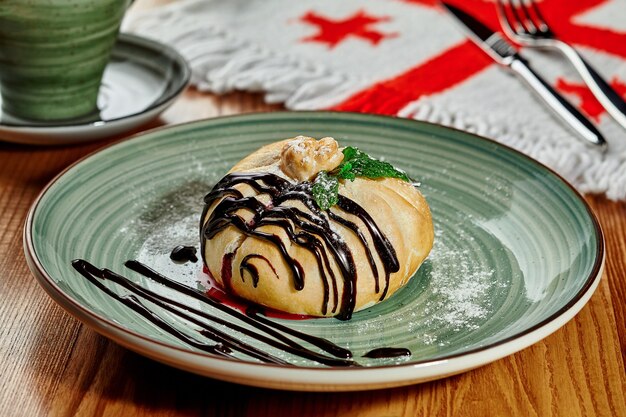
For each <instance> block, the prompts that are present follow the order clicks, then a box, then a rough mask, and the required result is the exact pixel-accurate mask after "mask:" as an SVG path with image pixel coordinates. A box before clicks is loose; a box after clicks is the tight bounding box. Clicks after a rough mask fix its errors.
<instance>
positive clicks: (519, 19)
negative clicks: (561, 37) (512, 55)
mask: <svg viewBox="0 0 626 417" xmlns="http://www.w3.org/2000/svg"><path fill="white" fill-rule="evenodd" d="M496 4H497V7H498V14H499V16H500V20H501V21H502V23H503V26H504V27H505V29H508V30H510V31H511V32H512V33H513V34H515V35H519V36H523V35H524V34H528V35H534V36H538V35H539V36H541V35H543V36H550V35H551V34H550V29H549V28H548V25H547V24H546V22H545V19H544V18H543V15H542V14H541V12H540V11H539V7H537V4H536V2H535V0H497V2H496Z"/></svg>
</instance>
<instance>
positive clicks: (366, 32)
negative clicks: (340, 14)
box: [300, 10, 398, 48]
mask: <svg viewBox="0 0 626 417" xmlns="http://www.w3.org/2000/svg"><path fill="white" fill-rule="evenodd" d="M389 20H390V18H389V16H372V15H369V14H367V13H366V12H365V11H363V10H359V11H357V12H356V13H355V14H353V15H352V16H349V17H347V18H345V19H339V20H333V19H330V18H328V17H325V16H322V15H320V14H317V13H315V12H313V11H310V12H308V13H306V14H305V15H304V16H302V17H301V18H300V21H301V22H304V23H307V24H309V25H313V26H316V27H317V29H318V32H317V33H316V34H315V35H313V36H309V37H306V38H304V39H302V42H319V43H323V44H326V45H327V46H328V47H329V48H334V47H335V46H337V45H338V44H339V43H340V42H342V41H344V40H345V39H347V38H349V37H353V38H359V39H363V40H365V41H368V42H369V43H371V44H372V45H378V43H380V42H381V41H382V40H383V39H387V38H393V37H396V36H397V35H398V34H397V33H383V32H380V31H378V30H377V29H376V28H374V27H372V26H374V25H375V24H377V23H381V22H388V21H389Z"/></svg>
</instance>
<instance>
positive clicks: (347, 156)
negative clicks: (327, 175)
mask: <svg viewBox="0 0 626 417" xmlns="http://www.w3.org/2000/svg"><path fill="white" fill-rule="evenodd" d="M332 174H333V175H336V176H337V177H339V178H341V179H346V180H351V181H353V180H354V179H355V178H356V177H366V178H371V179H376V178H399V179H401V180H403V181H407V182H409V181H410V179H409V177H408V176H407V175H406V173H405V172H404V171H401V170H399V169H396V168H394V166H393V165H391V164H390V163H389V162H384V161H379V160H378V159H374V158H372V157H371V156H369V155H368V154H366V153H365V152H362V151H360V150H359V149H358V148H354V147H352V146H348V147H347V148H345V149H344V150H343V162H342V163H341V165H339V166H338V167H337V168H336V169H334V170H333V172H332Z"/></svg>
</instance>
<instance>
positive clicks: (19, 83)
mask: <svg viewBox="0 0 626 417" xmlns="http://www.w3.org/2000/svg"><path fill="white" fill-rule="evenodd" d="M130 2H131V0H2V1H0V92H1V94H2V109H3V111H4V112H6V113H8V114H9V115H11V116H14V117H18V118H21V119H27V120H34V121H58V120H64V119H73V118H77V117H82V116H88V115H89V114H91V113H94V112H96V111H97V99H98V91H99V88H100V83H101V80H102V75H103V73H104V69H105V67H106V65H107V62H108V60H109V57H110V54H111V51H112V49H113V45H114V44H115V40H116V38H117V34H118V31H119V27H120V24H121V21H122V17H123V16H124V12H125V11H126V8H127V7H128V5H129V4H130Z"/></svg>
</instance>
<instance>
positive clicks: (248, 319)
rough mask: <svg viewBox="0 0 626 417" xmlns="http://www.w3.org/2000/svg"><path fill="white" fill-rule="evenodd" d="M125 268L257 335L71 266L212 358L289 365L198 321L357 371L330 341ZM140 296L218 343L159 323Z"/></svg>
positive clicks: (106, 274)
mask: <svg viewBox="0 0 626 417" xmlns="http://www.w3.org/2000/svg"><path fill="white" fill-rule="evenodd" d="M124 265H125V266H126V267H128V268H129V269H131V270H133V271H135V272H137V273H139V274H141V275H142V276H144V277H146V278H149V279H151V280H153V281H155V282H157V283H159V284H161V285H164V286H166V287H168V288H170V289H173V290H175V291H178V292H180V293H182V294H185V295H187V296H189V297H192V298H194V299H196V300H198V301H200V302H202V303H204V304H206V305H208V306H210V307H213V308H215V309H217V310H219V311H221V312H223V313H226V314H228V315H229V316H230V317H231V318H234V319H237V320H239V321H241V322H243V323H245V324H248V325H249V326H250V327H252V328H254V329H255V330H256V331H255V330H251V329H250V328H248V327H243V326H240V325H238V324H236V323H233V322H232V321H229V320H225V319H223V318H221V317H218V316H215V315H213V314H209V313H207V312H206V311H202V310H198V309H196V308H193V307H191V306H189V305H187V304H184V303H182V302H179V301H176V300H173V299H171V298H168V297H165V296H163V295H161V294H158V293H156V292H154V291H151V290H149V289H147V288H144V287H142V286H140V285H138V284H136V283H134V282H133V281H131V280H129V279H128V278H127V277H125V276H123V275H120V274H117V273H115V272H113V271H111V270H108V269H100V268H97V267H96V266H94V265H92V264H91V263H89V262H87V261H85V260H82V259H76V260H74V261H72V266H73V267H74V269H76V270H77V271H78V272H79V273H80V274H81V275H82V276H83V277H85V278H86V279H87V280H89V282H91V283H92V284H93V285H95V286H96V287H98V288H99V289H100V290H102V291H103V292H105V293H106V294H107V295H109V296H111V297H113V298H114V299H116V300H117V301H119V302H121V303H123V304H124V305H126V306H127V307H129V308H131V309H132V310H134V311H136V312H137V313H139V314H141V315H142V316H143V317H145V318H146V319H148V320H149V321H150V322H152V323H153V324H155V325H156V326H158V327H159V328H161V329H163V330H164V331H166V332H167V333H169V334H171V335H172V336H174V337H176V338H178V339H179V340H182V341H183V342H185V343H187V344H189V345H191V346H193V347H195V348H197V349H200V350H203V351H205V352H208V353H213V354H216V355H219V356H223V357H230V358H235V357H234V356H232V353H233V352H235V351H236V352H239V353H243V354H245V355H248V356H250V357H253V358H256V359H258V360H260V361H263V362H268V363H275V364H282V365H287V364H288V362H285V361H284V360H282V359H280V358H277V357H275V356H273V355H271V354H269V353H267V352H264V351H263V350H260V349H258V348H256V347H254V346H252V345H249V344H247V343H245V342H242V341H240V340H238V339H237V338H236V337H234V336H232V335H230V334H227V333H225V332H224V331H221V330H219V329H217V328H216V327H214V326H212V325H211V324H207V323H206V322H203V321H201V320H199V319H198V318H196V317H195V316H198V317H201V318H203V319H204V320H206V321H208V322H212V323H214V324H219V325H222V326H226V327H228V328H229V329H231V330H234V331H236V332H239V333H241V334H245V335H246V336H249V337H252V338H254V339H255V340H258V341H260V342H263V343H265V344H267V345H269V346H272V347H274V348H276V349H280V350H282V351H284V352H287V353H291V354H293V355H296V356H299V357H302V358H306V359H310V360H312V361H315V362H318V363H321V364H324V365H329V366H343V367H345V366H359V365H358V364H357V363H356V362H354V361H353V360H352V359H351V358H352V352H350V351H349V350H348V349H344V348H342V347H340V346H337V345H335V344H334V343H332V342H330V341H328V340H326V339H323V338H320V337H315V336H312V335H309V334H306V333H301V332H298V331H296V330H294V329H290V328H287V327H286V326H282V325H280V324H278V323H274V322H273V321H271V320H268V319H266V318H265V317H263V316H262V315H261V311H260V310H250V311H249V312H248V313H247V314H242V313H240V312H239V311H237V310H234V309H232V308H230V307H228V306H225V305H223V304H221V303H220V302H219V301H217V300H214V299H212V298H209V297H207V296H206V294H205V293H204V292H202V291H200V290H197V289H195V288H192V287H189V286H187V285H184V284H181V283H178V282H176V281H174V280H172V279H170V278H167V277H166V276H164V275H161V274H159V273H158V272H156V271H154V270H153V269H151V268H150V267H148V266H147V265H145V264H142V263H141V262H138V261H135V260H129V261H127V262H126V263H125V264H124ZM107 280H108V281H112V282H114V283H115V284H117V285H120V286H121V287H123V288H125V289H126V290H128V291H129V293H130V294H129V295H123V296H122V295H119V294H117V293H116V292H114V291H112V290H111V289H109V288H108V287H107V286H106V285H104V284H103V283H102V282H101V281H107ZM138 297H141V298H143V299H145V300H148V301H149V302H151V303H153V304H155V305H158V306H159V307H161V308H163V309H164V310H166V311H168V312H169V313H172V314H174V315H176V316H178V317H180V318H183V319H184V320H187V321H189V322H190V323H193V324H194V325H196V326H198V327H199V330H198V332H199V333H200V334H202V335H203V336H205V337H207V338H209V339H211V340H213V341H214V342H216V343H215V344H208V343H205V342H202V341H199V340H197V339H196V338H194V337H192V336H189V335H188V334H186V333H183V332H182V331H180V330H178V329H176V328H175V327H173V326H172V325H170V324H169V323H168V322H167V321H166V320H164V319H163V318H161V317H160V316H159V315H158V314H156V313H155V312H153V311H152V310H150V309H149V308H148V307H147V306H146V305H145V304H144V303H143V302H142V301H141V300H140V299H139V298H138ZM183 310H184V311H183ZM185 311H187V312H189V313H192V314H194V315H195V316H191V315H189V314H187V313H185ZM281 332H284V333H287V334H289V335H291V336H293V337H295V338H298V339H300V340H303V341H306V342H308V343H310V344H312V345H314V346H316V347H318V348H319V349H321V350H322V351H324V352H326V353H328V355H326V354H320V353H318V352H316V351H314V350H311V349H308V348H306V347H304V346H302V345H301V344H300V343H298V342H296V341H295V340H293V339H292V338H290V337H287V336H285V334H284V333H281ZM268 336H269V337H268Z"/></svg>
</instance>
